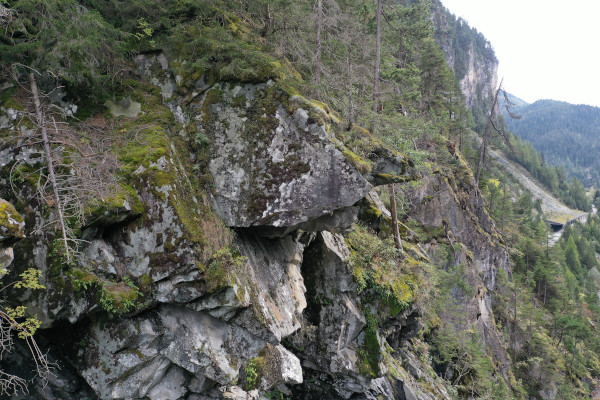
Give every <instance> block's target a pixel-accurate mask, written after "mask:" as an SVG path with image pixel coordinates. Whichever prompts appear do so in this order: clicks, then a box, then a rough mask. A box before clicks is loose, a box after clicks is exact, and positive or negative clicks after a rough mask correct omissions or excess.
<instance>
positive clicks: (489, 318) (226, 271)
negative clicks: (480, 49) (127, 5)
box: [2, 54, 510, 400]
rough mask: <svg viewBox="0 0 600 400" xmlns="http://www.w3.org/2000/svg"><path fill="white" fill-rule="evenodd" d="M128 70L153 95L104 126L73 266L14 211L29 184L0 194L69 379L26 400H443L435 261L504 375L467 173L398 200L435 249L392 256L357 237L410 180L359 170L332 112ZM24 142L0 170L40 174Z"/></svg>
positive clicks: (385, 163) (375, 154)
mask: <svg viewBox="0 0 600 400" xmlns="http://www.w3.org/2000/svg"><path fill="white" fill-rule="evenodd" d="M137 66H138V73H139V76H138V79H139V80H140V82H143V81H146V80H147V81H148V82H152V84H151V85H148V86H144V90H143V91H139V92H134V93H132V94H131V96H132V98H133V99H132V100H131V101H130V102H128V104H125V105H124V104H123V103H124V102H121V104H120V106H121V107H125V108H131V104H132V103H135V104H137V105H135V107H138V106H139V107H140V110H139V111H140V112H137V111H136V112H134V113H133V114H132V115H133V116H130V117H127V118H126V119H124V120H123V119H120V120H119V122H118V123H120V124H121V125H118V127H117V128H115V132H118V135H124V136H125V140H124V141H123V142H118V143H119V145H118V146H117V148H113V149H112V150H111V152H115V153H116V156H117V157H118V160H119V163H120V171H121V174H122V175H121V176H122V180H121V182H120V184H119V185H117V188H116V189H115V191H114V192H112V194H111V196H112V197H111V198H109V199H106V201H104V202H101V203H99V204H98V203H96V208H95V209H92V210H88V214H89V215H91V217H89V218H88V219H87V220H86V221H85V223H84V224H83V229H82V233H81V236H82V237H83V238H84V239H85V241H84V242H83V244H82V245H81V246H80V247H79V250H78V252H77V253H76V262H75V263H71V264H70V265H65V264H64V263H63V261H64V260H62V259H61V257H62V256H63V255H62V254H63V253H61V247H60V245H59V244H58V243H57V241H53V238H54V235H55V233H53V232H52V231H51V230H48V229H44V228H43V227H44V226H45V224H46V223H47V221H48V219H49V218H51V217H52V216H51V215H49V214H48V212H47V210H46V209H44V207H42V206H41V205H40V203H37V202H36V201H30V202H26V203H22V202H23V201H24V200H25V199H35V197H34V196H33V194H32V192H31V191H30V189H29V188H30V186H29V185H27V184H25V185H23V186H22V187H21V188H20V189H19V190H18V191H17V193H13V192H10V191H5V192H3V193H2V195H3V196H5V197H9V198H11V199H13V200H14V201H17V202H21V206H23V207H22V209H23V210H25V215H24V217H25V218H24V219H25V227H26V228H25V229H26V236H27V238H26V239H23V240H21V241H19V242H17V243H16V244H14V252H15V253H16V254H17V256H16V257H15V262H13V263H12V265H11V264H10V260H8V258H10V259H12V250H10V249H12V247H8V245H9V244H10V246H13V242H14V241H15V240H16V239H17V238H19V237H20V236H23V235H22V233H21V234H19V232H21V231H20V230H19V231H18V232H17V233H14V232H13V233H11V235H10V241H9V242H8V241H7V242H6V246H5V247H4V248H3V249H4V250H3V252H4V254H8V255H9V256H10V257H8V258H7V257H5V258H7V260H8V261H6V262H5V261H3V263H4V264H5V265H11V267H10V268H11V270H12V276H16V274H18V273H19V272H20V271H22V270H23V268H24V266H25V265H35V266H36V267H37V268H38V269H40V270H41V271H43V277H42V282H43V284H44V285H45V287H46V289H45V290H43V291H41V292H28V293H26V295H25V302H26V304H28V305H29V308H30V309H31V310H34V311H36V312H37V313H38V314H39V315H41V316H42V322H43V325H42V329H41V331H40V336H41V339H40V343H41V344H42V346H43V347H44V348H45V349H48V351H50V353H49V356H50V357H51V359H56V360H59V361H58V362H59V363H60V365H61V366H62V367H63V370H61V371H55V373H56V375H55V376H54V377H53V378H52V379H51V380H50V383H49V385H48V386H46V387H43V386H37V387H35V388H33V389H32V390H33V391H32V393H31V395H30V396H32V397H28V396H25V398H44V399H53V398H57V397H60V398H63V399H76V398H80V397H81V396H83V395H85V396H91V393H94V396H97V397H98V398H100V399H133V398H141V399H152V400H154V399H174V400H175V399H188V400H192V399H193V400H195V399H211V398H215V399H216V398H233V399H258V398H264V397H261V396H290V397H292V398H304V399H322V398H332V399H333V398H340V399H348V398H353V399H359V398H360V399H374V398H382V397H383V398H397V399H443V398H450V394H449V392H448V386H447V383H446V382H445V381H444V380H443V379H442V378H440V376H438V375H437V374H436V373H435V372H434V371H433V369H432V366H431V365H430V364H429V361H427V360H428V357H429V356H428V350H427V346H426V345H425V344H424V343H423V342H422V341H421V338H420V336H419V334H420V330H421V328H422V327H423V324H422V322H421V315H420V314H421V312H422V306H421V305H419V296H421V294H420V290H421V289H419V287H423V288H425V287H427V284H426V282H423V278H422V274H423V272H422V271H423V270H424V269H423V268H425V269H426V267H425V266H426V264H427V263H428V262H430V260H431V262H433V261H434V259H435V258H436V257H438V255H439V253H440V249H442V248H444V249H447V248H452V256H451V257H450V258H449V261H448V264H447V265H448V266H451V267H452V266H457V265H464V266H466V269H465V279H466V280H467V282H468V285H470V286H471V287H473V288H477V293H470V294H468V295H458V294H456V295H455V296H454V299H455V301H456V302H457V304H458V305H459V306H460V307H461V309H462V314H463V318H462V319H461V321H454V322H453V321H450V320H449V322H448V324H454V323H455V322H456V325H457V327H458V325H459V324H464V323H467V324H469V325H470V326H472V329H475V330H476V331H477V332H479V333H480V334H481V337H482V338H484V339H483V343H484V344H485V345H486V346H487V347H488V348H490V349H491V350H490V355H491V356H492V357H493V358H494V360H495V361H496V364H497V365H498V370H499V371H500V372H501V374H502V375H503V376H504V379H505V380H506V381H509V380H510V376H509V373H508V369H509V368H508V366H507V363H508V359H507V356H506V354H505V352H504V349H503V347H502V344H501V341H500V339H499V337H498V333H497V332H496V330H495V325H494V318H493V314H492V313H491V304H490V302H491V300H490V295H489V293H490V292H491V291H492V290H493V289H494V287H495V281H496V274H497V271H498V270H499V269H505V270H507V269H508V257H507V252H506V250H505V249H504V248H503V247H502V246H501V245H499V244H498V240H499V237H498V235H497V233H496V230H495V227H494V225H493V222H492V221H491V219H490V218H489V217H488V216H487V213H486V212H485V210H484V208H483V203H482V199H481V197H478V195H477V192H476V191H475V190H474V188H473V186H472V179H473V178H472V175H471V174H470V172H469V170H468V167H467V166H466V165H465V164H464V162H463V161H460V162H459V163H458V167H457V169H456V170H439V171H438V172H437V173H434V174H433V175H432V176H430V177H428V178H426V179H425V180H424V181H423V182H422V183H421V185H420V186H418V187H417V189H415V190H412V191H411V192H410V195H409V196H410V203H411V204H412V209H411V211H410V212H409V215H410V216H411V219H412V220H413V222H414V224H415V227H416V228H418V229H420V230H422V231H428V230H434V231H436V232H441V234H439V235H438V236H436V237H422V236H420V235H419V234H418V233H417V232H415V231H414V230H413V229H409V228H408V227H406V226H404V225H402V229H401V230H402V232H403V234H402V239H403V241H404V253H405V255H404V256H403V257H402V258H400V257H397V254H396V252H395V251H393V254H391V255H390V253H389V251H387V252H386V251H385V250H384V248H383V247H381V246H382V245H381V241H380V239H378V238H377V237H376V236H374V235H373V234H372V233H369V232H368V231H367V230H365V228H364V227H363V226H364V225H365V224H367V225H369V226H371V227H373V228H374V229H375V230H376V231H380V232H386V231H387V232H389V230H390V217H389V211H388V210H387V209H385V207H384V206H383V203H382V202H381V200H380V199H379V196H378V192H377V191H376V190H374V188H375V187H376V186H377V185H382V184H386V183H391V182H400V181H404V180H410V179H414V176H412V175H411V174H412V172H411V169H410V162H409V161H408V160H407V159H406V158H405V157H403V156H402V155H401V154H397V153H394V152H393V151H391V150H388V149H385V148H383V147H376V146H375V145H373V146H375V147H373V148H371V150H370V153H369V154H371V155H372V159H361V158H360V157H359V156H357V155H356V154H354V153H352V152H351V151H350V150H349V149H348V148H346V147H345V146H344V144H343V143H342V141H341V140H340V137H341V136H342V135H343V133H342V132H339V131H338V128H337V125H336V121H335V115H334V114H333V113H331V111H330V110H328V109H327V108H326V107H325V106H323V105H321V104H317V103H313V102H311V101H308V100H306V99H304V98H302V97H301V96H298V95H296V94H290V93H288V92H286V90H285V89H284V88H281V87H279V86H278V85H277V84H275V83H274V82H272V81H269V82H265V83H262V84H245V85H242V84H231V83H213V84H210V85H209V84H207V83H205V82H204V80H203V79H199V80H197V81H195V82H191V83H190V82H186V83H187V85H186V87H185V88H184V87H183V86H179V85H178V81H179V78H178V77H175V76H173V75H172V73H171V72H170V69H169V66H168V61H167V60H166V58H165V57H164V56H163V55H162V54H161V55H150V56H140V57H138V59H137ZM190 87H191V88H192V89H190ZM4 112H5V113H6V114H7V115H11V113H15V112H16V111H15V110H13V109H11V110H6V109H5V110H4ZM114 112H115V111H114V110H113V113H114ZM105 118H109V119H110V118H113V117H105ZM11 121H12V122H11V124H14V126H16V125H17V124H18V122H17V119H12V120H11ZM97 122H98V123H102V124H105V123H106V121H104V122H102V121H97ZM24 132H25V136H24V137H23V139H22V141H21V142H19V143H20V144H19V145H16V146H15V147H13V148H11V149H10V150H9V151H8V152H7V153H6V154H5V155H4V156H5V158H6V160H5V162H4V164H5V165H9V164H11V163H12V162H14V161H17V160H18V161H20V162H21V161H23V160H24V161H23V164H22V165H26V166H35V165H37V164H36V163H38V162H39V159H36V158H28V154H30V152H31V151H32V149H31V148H30V147H29V145H28V144H27V142H26V141H27V135H31V134H32V133H31V132H30V133H27V131H24ZM108 134H110V133H105V135H108ZM111 140H117V139H116V138H113V139H111ZM117 141H118V140H117ZM441 147H442V148H443V149H444V150H443V152H444V153H446V154H445V157H452V155H449V154H447V152H446V150H445V146H441ZM5 173H6V174H5V175H4V176H5V177H6V179H9V178H11V175H10V174H9V173H8V172H7V171H5ZM13 178H14V177H13ZM22 178H23V179H24V181H25V182H27V179H28V178H27V177H26V176H25V175H23V176H22ZM25 201H26V200H25ZM10 210H12V211H14V210H13V209H12V208H10ZM357 216H360V218H361V220H362V223H361V225H357V224H356V222H357ZM13 219H14V218H13ZM11 221H12V220H11ZM21 225H22V224H21ZM21 225H19V229H23V227H22V226H21ZM7 226H9V225H7ZM10 226H12V225H10ZM416 228H415V229H416ZM7 229H8V228H7ZM11 229H12V228H11ZM351 230H354V232H353V233H352V234H350V235H349V236H348V235H347V234H348V232H350V231H351ZM342 234H344V235H347V236H343V235H342ZM3 235H4V233H3ZM384 236H385V235H384ZM425 236H427V235H425ZM3 237H4V236H3ZM3 240H4V239H3ZM3 243H4V242H3ZM378 246H379V247H378ZM378 248H381V249H380V250H377V249H378ZM423 290H425V289H423ZM423 293H424V292H423ZM14 354H21V355H20V356H22V355H23V354H25V355H26V354H27V353H26V352H25V351H21V352H20V353H13V355H14ZM15 356H17V355H15ZM452 374H453V373H452V372H451V371H450V372H448V371H446V376H447V378H448V379H451V378H452ZM268 398H272V397H268Z"/></svg>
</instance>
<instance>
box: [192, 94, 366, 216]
mask: <svg viewBox="0 0 600 400" xmlns="http://www.w3.org/2000/svg"><path fill="white" fill-rule="evenodd" d="M192 109H195V110H197V112H198V114H199V115H198V117H197V119H198V121H199V122H198V127H199V130H200V132H201V134H202V135H205V136H206V137H208V139H209V140H210V141H211V147H212V159H211V161H210V163H209V170H210V173H211V175H212V179H213V181H214V186H213V187H214V188H213V204H214V207H215V209H216V210H217V212H218V213H219V215H220V216H221V218H222V219H223V221H225V223H226V224H227V225H228V226H235V227H250V226H269V227H295V226H298V225H299V224H302V223H305V222H307V221H309V220H312V219H315V218H318V217H321V216H326V215H329V214H331V213H333V212H334V211H335V210H338V209H341V208H344V207H348V206H352V205H353V204H354V203H356V202H357V201H358V200H360V199H361V198H362V197H364V196H365V195H366V194H367V193H368V192H369V190H370V188H371V185H370V184H369V183H368V182H367V180H366V179H365V178H364V177H363V176H362V175H361V174H360V172H359V171H358V170H357V169H356V167H355V166H354V165H353V164H351V163H349V162H348V161H347V160H346V158H345V157H344V155H343V154H342V152H341V151H340V150H339V149H338V148H337V147H336V143H335V142H334V139H335V138H334V136H333V134H332V133H330V125H329V124H328V123H327V121H328V118H327V116H326V115H325V111H324V110H323V109H321V108H319V107H318V106H317V105H314V104H311V103H310V102H308V101H305V100H303V99H302V98H300V97H299V96H292V97H290V96H289V95H288V94H287V93H285V92H283V91H282V90H281V89H278V88H277V87H276V85H275V84H273V83H267V84H258V85H252V84H246V85H243V86H241V85H228V84H217V85H215V86H213V87H212V88H210V89H208V90H207V91H206V93H205V95H204V96H203V97H202V100H201V101H199V102H198V103H197V104H194V105H192ZM351 222H353V220H350V223H351ZM344 224H345V225H346V226H349V225H348V221H344Z"/></svg>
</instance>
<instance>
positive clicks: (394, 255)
mask: <svg viewBox="0 0 600 400" xmlns="http://www.w3.org/2000/svg"><path fill="white" fill-rule="evenodd" d="M346 240H347V242H348V245H349V247H350V249H351V256H350V265H351V266H352V274H353V275H354V280H355V282H356V284H357V287H358V291H359V293H361V294H362V295H363V296H364V297H365V299H366V300H367V301H374V300H377V299H378V300H380V301H382V302H383V303H384V304H389V306H390V307H391V312H392V313H393V314H397V313H398V312H399V311H401V310H403V309H406V308H407V307H409V305H410V303H412V302H413V301H414V300H415V297H416V296H415V294H416V292H417V291H418V288H419V284H420V282H421V277H420V276H419V263H418V262H416V261H415V260H413V259H411V258H409V257H407V258H406V259H404V260H402V258H401V254H400V251H399V250H397V249H396V247H395V245H394V242H393V241H392V239H391V238H388V239H384V240H381V239H379V238H378V237H377V236H375V235H374V234H372V233H370V232H369V231H368V230H367V229H366V228H364V227H361V226H360V225H359V226H357V227H356V229H354V231H352V233H351V234H350V235H348V237H347V238H346ZM373 296H374V297H373Z"/></svg>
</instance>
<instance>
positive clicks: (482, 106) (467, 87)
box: [432, 0, 498, 127]
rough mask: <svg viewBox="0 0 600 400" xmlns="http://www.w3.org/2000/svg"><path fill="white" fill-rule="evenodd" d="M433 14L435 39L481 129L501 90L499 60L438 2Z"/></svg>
mask: <svg viewBox="0 0 600 400" xmlns="http://www.w3.org/2000/svg"><path fill="white" fill-rule="evenodd" d="M432 10H433V22H434V26H435V36H436V39H437V41H438V43H439V45H440V47H441V48H442V51H443V52H444V55H445V56H446V61H447V62H448V65H449V66H450V68H452V70H453V71H454V73H455V74H456V77H457V79H458V81H459V83H460V87H461V89H462V92H463V94H464V95H465V102H466V104H467V107H468V108H469V109H470V110H471V111H472V112H473V116H474V117H475V123H476V124H477V126H479V127H480V126H482V125H484V124H485V114H486V112H487V111H488V109H489V105H490V103H491V98H492V96H493V94H494V91H495V90H496V88H497V86H498V59H497V58H496V56H495V54H494V50H493V48H492V45H491V44H490V42H489V41H488V40H487V39H486V38H485V37H484V36H483V35H482V34H481V33H480V32H477V30H476V29H475V28H472V27H470V26H469V25H468V24H467V23H466V22H465V21H464V20H463V19H461V18H458V19H457V18H456V17H455V16H454V15H453V14H451V13H450V11H448V9H446V8H445V7H444V6H443V5H442V3H441V2H440V1H439V0H435V1H434V2H433V3H432Z"/></svg>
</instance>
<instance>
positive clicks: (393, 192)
mask: <svg viewBox="0 0 600 400" xmlns="http://www.w3.org/2000/svg"><path fill="white" fill-rule="evenodd" d="M389 189H390V212H391V214H392V233H393V235H394V243H395V244H396V248H397V249H398V250H400V251H401V252H402V254H404V249H403V248H402V239H400V231H399V230H398V215H397V213H396V189H395V188H394V184H390V185H389Z"/></svg>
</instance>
